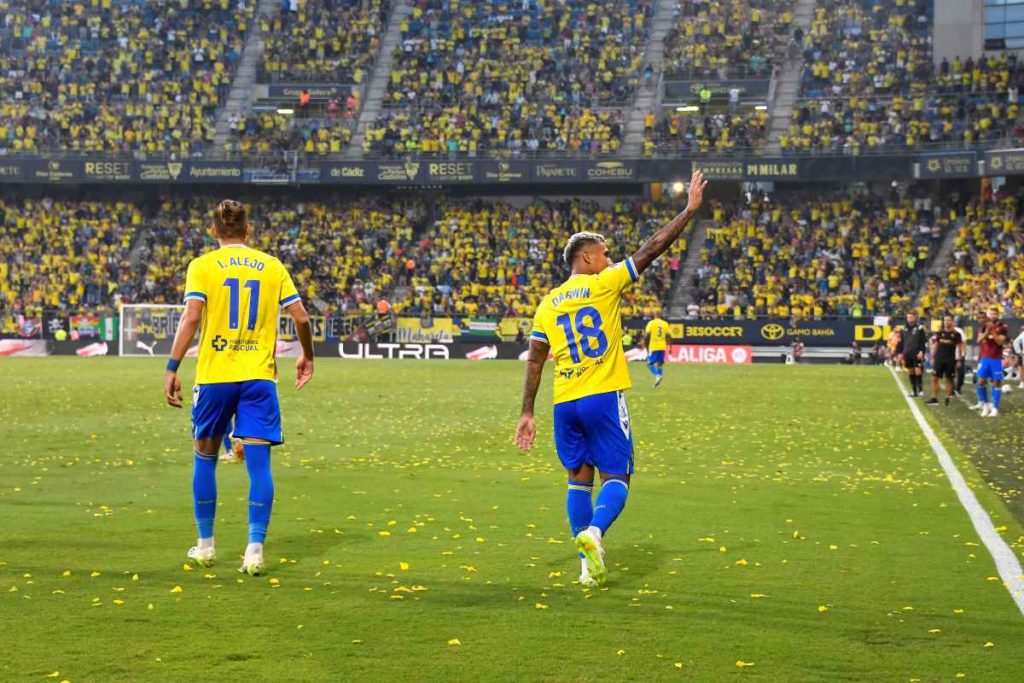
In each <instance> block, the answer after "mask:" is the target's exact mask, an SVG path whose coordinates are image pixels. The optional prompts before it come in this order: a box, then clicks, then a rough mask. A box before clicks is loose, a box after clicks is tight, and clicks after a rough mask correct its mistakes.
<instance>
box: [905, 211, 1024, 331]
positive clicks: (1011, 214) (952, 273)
mask: <svg viewBox="0 0 1024 683" xmlns="http://www.w3.org/2000/svg"><path fill="white" fill-rule="evenodd" d="M1020 211H1021V204H1020V201H1019V199H1018V198H1017V197H1014V196H1012V195H1003V196H1000V195H998V194H997V195H995V196H992V197H991V198H990V200H989V201H986V202H984V203H982V202H973V203H971V204H969V205H968V206H967V207H966V209H965V216H964V220H963V221H962V222H961V224H960V227H959V230H958V232H957V234H956V237H955V241H954V243H953V258H952V261H951V263H950V264H949V267H948V269H947V270H946V271H945V273H944V274H943V275H942V276H940V277H933V278H930V279H929V281H928V286H927V288H926V291H925V292H924V293H923V294H922V297H921V306H922V308H924V310H926V311H928V312H930V313H932V314H933V315H939V314H941V313H953V314H954V315H957V316H962V317H968V318H970V319H973V318H975V317H976V316H978V315H979V314H981V313H982V312H984V311H985V310H986V309H987V308H988V307H989V306H997V307H998V308H999V309H1000V310H1003V311H1006V312H1007V314H1008V315H1009V314H1012V313H1017V314H1024V230H1022V229H1021V223H1020V219H1021V214H1020Z"/></svg>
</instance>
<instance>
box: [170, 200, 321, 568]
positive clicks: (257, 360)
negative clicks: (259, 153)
mask: <svg viewBox="0 0 1024 683" xmlns="http://www.w3.org/2000/svg"><path fill="white" fill-rule="evenodd" d="M213 223H214V225H213V236H214V237H215V238H216V239H217V242H218V243H219V245H220V246H219V248H217V249H215V250H214V251H211V252H209V253H207V254H203V255H202V256H199V257H198V258H195V259H192V262H191V263H189V265H188V274H187V276H186V278H185V313H184V314H183V315H182V317H181V320H180V322H179V323H178V330H177V332H176V333H175V335H174V345H173V346H172V348H171V356H170V358H169V359H168V361H167V375H166V377H165V378H164V394H165V396H166V399H167V403H168V405H171V406H174V407H175V408H180V407H181V405H182V397H181V380H180V379H179V378H178V366H179V365H180V364H181V359H182V358H183V357H184V356H185V352H186V351H187V350H188V347H189V344H191V342H192V338H193V337H194V336H195V333H196V329H197V328H200V327H201V332H200V338H199V358H198V365H197V368H196V381H195V387H194V388H193V389H192V437H193V439H194V441H195V444H194V446H195V458H194V462H193V475H192V493H193V497H194V504H195V518H196V527H197V528H198V530H199V542H198V543H197V544H196V545H195V546H194V547H193V548H191V549H190V550H189V551H188V557H189V559H191V560H192V561H194V562H195V563H196V564H199V565H201V566H208V565H210V564H211V563H212V562H213V560H214V559H215V558H216V552H215V550H214V543H213V521H214V515H215V513H216V511H217V480H216V476H215V475H216V468H217V449H218V446H220V444H221V439H222V438H223V437H224V435H225V434H226V433H227V430H228V425H229V424H230V423H231V420H232V418H234V436H235V437H236V438H238V439H240V440H241V442H242V447H243V449H244V450H245V465H246V469H247V470H248V472H249V545H248V546H247V547H246V549H245V556H244V559H243V561H242V566H241V568H240V569H239V571H240V572H245V573H248V574H249V575H250V576H257V575H259V574H260V573H262V572H263V567H264V565H263V541H264V539H265V538H266V535H267V526H268V525H269V524H270V511H271V508H272V507H273V504H274V481H273V478H272V477H271V474H270V447H271V446H276V445H278V444H281V443H283V438H282V435H281V409H280V406H279V404H278V400H277V361H276V359H275V357H274V352H275V350H276V347H277V326H278V311H279V310H280V309H281V308H284V310H285V311H287V313H288V314H289V315H290V316H291V317H292V318H293V319H294V320H295V329H296V333H297V336H298V338H299V342H300V343H301V346H302V355H301V356H300V357H299V359H298V361H297V362H296V363H295V388H296V389H301V388H302V387H303V386H304V385H305V384H306V383H307V382H308V381H309V380H310V379H311V378H312V377H313V336H312V332H311V330H310V324H309V315H308V314H307V313H306V308H305V307H304V306H303V305H302V301H301V300H300V298H299V293H298V292H297V291H296V289H295V285H294V284H293V283H292V279H291V276H289V275H288V271H286V270H285V268H284V266H283V265H282V264H281V262H280V261H279V260H277V259H276V258H274V257H273V256H270V255H269V254H265V253H263V252H261V251H257V250H256V249H252V248H251V247H249V246H247V245H246V241H247V239H248V237H249V234H250V233H251V231H252V228H251V227H250V225H249V221H248V217H247V211H246V209H245V207H244V206H242V205H241V204H239V203H238V202H236V201H233V200H225V201H223V202H221V203H220V204H219V205H218V206H217V209H216V210H215V211H214V221H213Z"/></svg>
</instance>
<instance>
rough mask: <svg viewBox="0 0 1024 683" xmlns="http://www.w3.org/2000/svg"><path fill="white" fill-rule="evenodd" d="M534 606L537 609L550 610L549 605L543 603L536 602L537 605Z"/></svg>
mask: <svg viewBox="0 0 1024 683" xmlns="http://www.w3.org/2000/svg"><path fill="white" fill-rule="evenodd" d="M533 606H534V607H536V608H537V609H547V608H548V606H547V605H545V604H544V603H541V602H535V603H533Z"/></svg>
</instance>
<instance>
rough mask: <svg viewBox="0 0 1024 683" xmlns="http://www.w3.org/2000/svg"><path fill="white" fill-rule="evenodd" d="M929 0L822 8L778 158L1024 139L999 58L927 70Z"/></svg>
mask: <svg viewBox="0 0 1024 683" xmlns="http://www.w3.org/2000/svg"><path fill="white" fill-rule="evenodd" d="M931 15H932V3H931V1H930V0H896V2H894V3H883V2H879V1H878V0H852V1H850V0H819V2H818V6H817V8H816V9H815V17H814V20H813V22H812V26H811V29H810V31H809V32H808V33H807V35H806V36H804V37H803V47H804V69H803V73H802V75H801V94H802V96H803V97H804V98H805V99H802V100H799V101H798V102H797V105H796V106H795V107H794V110H793V120H792V122H791V124H790V127H789V130H788V131H787V133H786V134H784V135H782V136H781V137H780V141H779V142H780V146H781V147H782V150H783V152H787V153H789V152H824V153H843V154H860V153H863V152H868V151H873V150H886V149H889V150H894V149H895V150H900V149H915V148H920V147H922V146H928V145H931V146H957V147H962V146H975V145H979V144H984V143H992V142H995V141H1003V140H1006V139H1007V138H1019V137H1020V135H1021V134H1022V132H1024V131H1022V130H1021V129H1020V125H1019V122H1018V114H1019V89H1020V85H1021V83H1022V82H1024V71H1022V70H1021V69H1018V67H1017V60H1016V58H1015V56H1013V55H1007V54H1006V53H1003V54H1000V55H998V56H997V55H989V56H986V57H982V58H979V59H977V60H974V59H972V58H968V59H967V60H961V59H960V58H959V57H957V58H955V59H954V60H953V61H952V62H950V61H949V60H943V62H942V63H941V64H940V65H939V66H938V67H935V66H934V65H933V63H932V44H931V40H932V38H931V29H932V16H931Z"/></svg>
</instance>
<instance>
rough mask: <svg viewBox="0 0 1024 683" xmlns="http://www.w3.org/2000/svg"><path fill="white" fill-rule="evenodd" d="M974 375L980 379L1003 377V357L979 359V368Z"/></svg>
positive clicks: (999, 378)
mask: <svg viewBox="0 0 1024 683" xmlns="http://www.w3.org/2000/svg"><path fill="white" fill-rule="evenodd" d="M974 376H975V377H977V378H978V379H991V380H997V379H998V380H1001V379H1003V359H1002V358H982V359H981V360H979V361H978V369H977V370H976V371H975V373H974Z"/></svg>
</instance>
